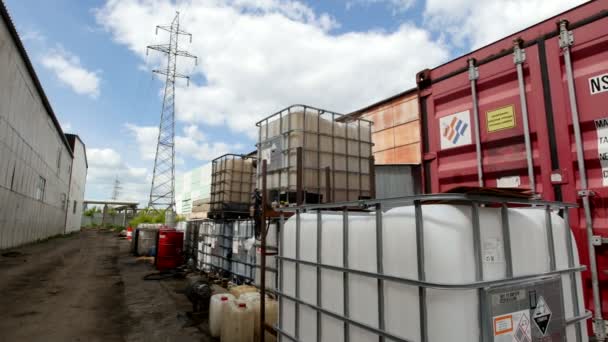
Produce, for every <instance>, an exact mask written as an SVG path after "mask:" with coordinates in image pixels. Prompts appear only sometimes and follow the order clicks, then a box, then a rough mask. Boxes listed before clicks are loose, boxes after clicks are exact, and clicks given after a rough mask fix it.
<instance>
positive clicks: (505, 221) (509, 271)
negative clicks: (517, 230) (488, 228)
mask: <svg viewBox="0 0 608 342" xmlns="http://www.w3.org/2000/svg"><path fill="white" fill-rule="evenodd" d="M500 214H501V218H502V220H501V223H502V240H503V241H504V254H505V263H506V275H507V278H511V277H513V255H512V251H511V227H510V226H509V208H508V207H507V205H506V204H504V203H503V205H502V206H501V208H500Z"/></svg>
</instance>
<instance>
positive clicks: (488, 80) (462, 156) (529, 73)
mask: <svg viewBox="0 0 608 342" xmlns="http://www.w3.org/2000/svg"><path fill="white" fill-rule="evenodd" d="M524 50H525V52H523V54H522V56H520V58H521V59H520V60H521V61H522V62H523V64H521V65H522V81H523V84H524V89H525V96H524V97H525V98H524V99H523V100H524V102H525V104H526V105H527V111H528V117H529V118H528V123H529V132H530V134H529V141H530V151H531V162H532V165H533V168H532V169H533V172H532V174H533V177H530V176H529V168H528V159H527V151H526V143H525V134H524V132H525V130H524V125H525V120H524V115H523V112H522V97H521V96H520V87H519V79H518V72H517V63H516V62H515V61H514V59H515V58H514V55H513V54H508V55H506V56H503V57H500V58H497V59H495V60H493V61H491V62H487V63H484V64H482V65H480V66H479V67H476V68H474V69H470V70H469V72H468V73H467V72H463V73H460V74H457V75H455V76H452V77H449V78H447V79H444V80H442V81H439V82H437V83H434V84H433V86H432V90H431V91H428V90H427V91H424V92H422V94H421V95H422V96H424V99H423V100H422V102H423V103H422V107H423V108H422V111H423V115H424V123H423V125H425V126H426V127H425V131H426V134H427V135H428V136H427V137H426V146H425V153H424V156H423V157H424V160H425V168H426V169H425V172H426V175H425V178H426V179H425V183H426V185H427V186H426V192H434V193H435V192H445V191H447V190H450V189H451V188H453V187H456V186H463V185H464V186H480V185H483V186H488V187H522V188H533V186H532V183H534V186H535V189H536V193H542V194H543V197H544V198H546V199H553V198H554V193H553V189H552V186H551V180H550V175H551V158H550V154H549V153H546V152H541V151H549V140H548V138H547V137H548V136H549V135H552V134H550V132H549V131H548V127H547V120H546V116H545V105H544V102H543V101H542V100H541V99H542V98H543V87H542V77H541V71H540V69H539V68H538V67H537V63H538V62H537V61H538V59H539V53H538V47H537V46H536V45H534V46H530V47H527V48H525V49H524ZM522 59H523V60H522ZM528 61H531V63H532V64H531V65H533V67H529V65H530V64H529V63H528ZM473 63H474V62H473ZM461 66H462V67H466V64H465V65H461ZM471 79H472V80H471ZM472 82H474V83H475V84H474V87H475V91H474V92H473V91H472ZM474 97H476V100H477V103H478V104H477V109H478V123H479V136H480V142H481V144H480V150H481V152H480V159H481V160H480V161H481V163H480V164H481V165H479V163H478V159H477V158H478V154H477V147H476V141H477V139H476V129H477V122H476V120H475V105H474V100H475V99H474ZM479 166H481V170H479ZM480 174H481V177H480ZM480 178H481V181H482V182H480ZM532 179H533V180H532Z"/></svg>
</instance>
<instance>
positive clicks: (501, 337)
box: [492, 310, 532, 342]
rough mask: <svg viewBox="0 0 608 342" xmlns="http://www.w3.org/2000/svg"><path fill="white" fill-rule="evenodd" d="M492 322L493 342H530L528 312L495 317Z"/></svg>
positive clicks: (530, 332) (530, 333) (522, 311)
mask: <svg viewBox="0 0 608 342" xmlns="http://www.w3.org/2000/svg"><path fill="white" fill-rule="evenodd" d="M492 322H493V323H494V324H493V325H494V341H495V342H505V341H509V342H532V331H531V330H530V311H529V310H521V311H515V312H511V313H509V314H506V315H500V316H496V317H494V318H493V319H492Z"/></svg>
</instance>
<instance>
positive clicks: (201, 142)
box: [125, 123, 243, 164]
mask: <svg viewBox="0 0 608 342" xmlns="http://www.w3.org/2000/svg"><path fill="white" fill-rule="evenodd" d="M125 127H126V128H127V129H128V130H129V131H130V133H131V134H133V136H134V138H135V141H136V142H137V145H138V149H139V152H140V156H141V158H142V159H144V160H154V157H155V154H156V141H157V139H158V128H157V127H155V126H137V125H134V124H131V123H127V124H125ZM242 149H243V146H242V145H241V144H229V143H225V142H221V141H216V142H210V141H207V138H206V136H205V135H204V134H203V133H202V132H201V131H200V129H199V128H198V126H196V125H188V126H185V127H184V128H183V133H182V134H176V135H175V151H176V164H180V163H182V164H183V160H184V158H186V157H188V158H193V159H196V160H200V161H208V160H212V159H214V158H216V157H219V156H221V155H223V154H226V153H229V152H233V153H234V152H239V151H241V150H242Z"/></svg>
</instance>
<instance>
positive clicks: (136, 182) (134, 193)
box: [86, 148, 151, 204]
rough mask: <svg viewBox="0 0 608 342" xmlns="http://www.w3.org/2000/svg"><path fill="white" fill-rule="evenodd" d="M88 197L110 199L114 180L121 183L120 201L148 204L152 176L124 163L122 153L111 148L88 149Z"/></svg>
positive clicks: (146, 171) (145, 171) (143, 170)
mask: <svg viewBox="0 0 608 342" xmlns="http://www.w3.org/2000/svg"><path fill="white" fill-rule="evenodd" d="M87 159H88V161H89V169H88V174H87V187H86V188H87V196H91V195H89V194H94V196H96V197H98V198H93V199H109V198H110V196H111V194H112V189H113V185H114V180H115V179H118V180H119V181H120V182H121V187H122V191H121V192H120V196H119V199H120V200H128V201H140V202H141V203H142V204H146V203H147V197H148V195H149V191H150V184H151V174H150V172H149V171H148V170H147V169H146V168H139V167H132V166H130V165H128V164H127V163H126V162H124V161H123V159H122V157H121V155H120V153H118V152H117V151H116V150H113V149H111V148H88V149H87Z"/></svg>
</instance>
